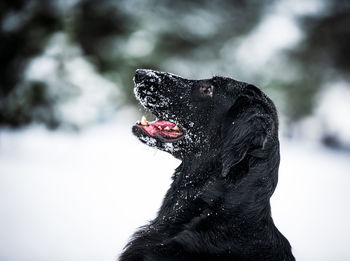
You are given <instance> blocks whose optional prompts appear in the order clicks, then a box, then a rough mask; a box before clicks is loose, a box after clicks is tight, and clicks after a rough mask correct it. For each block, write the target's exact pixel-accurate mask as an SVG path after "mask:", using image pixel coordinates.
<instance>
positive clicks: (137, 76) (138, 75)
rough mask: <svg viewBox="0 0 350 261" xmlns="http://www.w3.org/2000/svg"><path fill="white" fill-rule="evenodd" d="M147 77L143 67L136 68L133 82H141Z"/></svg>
mask: <svg viewBox="0 0 350 261" xmlns="http://www.w3.org/2000/svg"><path fill="white" fill-rule="evenodd" d="M146 78H147V71H146V70H143V69H137V70H136V72H135V78H134V79H135V82H136V83H140V82H143V81H144V80H145V79H146Z"/></svg>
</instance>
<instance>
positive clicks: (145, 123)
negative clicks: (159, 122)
mask: <svg viewBox="0 0 350 261" xmlns="http://www.w3.org/2000/svg"><path fill="white" fill-rule="evenodd" d="M141 124H142V125H148V124H147V120H146V117H145V116H142V118H141Z"/></svg>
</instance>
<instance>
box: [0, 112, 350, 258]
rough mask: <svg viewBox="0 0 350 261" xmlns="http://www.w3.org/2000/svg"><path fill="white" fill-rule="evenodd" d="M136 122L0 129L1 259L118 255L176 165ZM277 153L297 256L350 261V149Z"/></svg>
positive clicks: (131, 116)
mask: <svg viewBox="0 0 350 261" xmlns="http://www.w3.org/2000/svg"><path fill="white" fill-rule="evenodd" d="M137 118H138V116H137V115H136V114H135V113H134V112H133V111H131V110H130V111H124V112H122V113H121V114H119V117H117V119H116V120H115V121H113V122H111V123H108V124H104V125H99V126H96V127H91V128H89V129H88V130H85V131H83V132H80V133H67V132H62V131H57V132H50V131H47V130H45V129H44V128H42V127H38V126H32V127H30V128H28V129H26V130H22V131H16V132H14V131H8V130H2V131H0V231H1V233H0V242H1V244H0V260H2V261H12V260H13V261H29V260H33V261H41V260H43V261H46V260H52V261H56V260H57V261H70V260H72V261H73V260H74V261H76V260H82V261H90V260H91V261H95V260H96V261H100V260H114V259H115V258H116V257H117V256H118V254H119V253H120V251H121V250H122V248H123V246H124V245H125V243H126V242H127V240H128V238H129V236H130V235H131V234H132V233H133V231H135V229H136V228H137V227H138V226H141V225H143V224H144V223H145V222H147V220H150V219H151V218H152V217H154V215H155V213H156V211H157V209H158V207H159V205H160V203H161V201H162V198H163V196H164V194H165V192H166V190H167V188H168V187H169V184H170V176H171V174H172V172H173V170H174V168H176V166H177V165H178V164H179V161H178V160H175V159H174V158H172V157H171V156H170V155H169V154H166V153H163V152H160V151H156V150H154V149H151V148H148V147H146V146H145V145H143V144H141V143H140V142H138V141H137V140H136V138H134V137H133V136H132V134H131V132H130V126H131V124H132V123H133V122H134V121H135V120H136V119H137ZM281 155H282V161H281V168H280V181H279V185H278V187H277V190H276V192H275V194H274V196H273V198H272V211H273V217H274V220H275V223H276V224H277V226H278V228H279V229H280V230H281V231H282V233H284V234H285V236H286V237H287V238H288V239H289V240H290V242H291V244H292V246H293V248H294V254H295V256H296V258H297V260H301V261H302V260H332V261H333V260H336V261H340V260H350V249H349V247H348V244H349V242H350V191H349V188H350V171H349V170H350V155H349V154H344V153H340V152H336V151H330V150H326V149H324V148H323V147H320V146H318V145H315V144H308V143H305V142H296V141H293V142H291V141H288V140H282V141H281ZM150 166H153V167H152V169H151V168H150Z"/></svg>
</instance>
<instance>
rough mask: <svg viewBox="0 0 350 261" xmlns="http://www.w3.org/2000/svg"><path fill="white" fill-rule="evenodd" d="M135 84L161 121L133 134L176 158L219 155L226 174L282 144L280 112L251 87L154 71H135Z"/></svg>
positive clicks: (144, 123)
mask: <svg viewBox="0 0 350 261" xmlns="http://www.w3.org/2000/svg"><path fill="white" fill-rule="evenodd" d="M134 83H135V89H134V91H135V95H136V98H137V99H138V100H139V101H140V103H141V104H142V105H143V106H144V107H145V108H146V109H148V110H149V111H150V112H152V113H153V114H154V115H155V116H156V117H157V119H156V120H155V121H153V122H147V121H146V120H145V119H143V120H142V121H139V122H137V123H136V125H134V126H133V133H134V134H135V135H136V136H137V137H138V138H139V139H140V140H141V141H143V142H145V143H147V144H148V145H149V146H152V147H156V148H158V149H160V150H164V151H167V152H170V153H171V154H173V155H174V156H175V157H177V158H180V159H184V158H187V157H192V156H195V157H198V158H200V157H201V155H203V154H206V155H212V156H213V157H214V156H220V157H221V159H222V164H223V171H222V172H223V175H226V174H227V173H228V172H229V170H230V168H231V167H232V166H234V165H235V164H237V163H239V162H240V161H242V160H243V159H244V158H245V157H246V156H247V155H250V156H254V157H264V153H265V152H266V149H267V148H268V147H269V144H271V143H272V142H274V143H276V142H278V138H277V125H278V121H277V114H276V109H275V107H274V105H273V103H272V101H271V100H270V99H269V98H268V97H267V96H266V95H265V94H264V93H263V92H262V91H261V90H260V89H259V88H257V87H255V86H253V85H250V84H247V83H243V82H239V81H236V80H234V79H231V78H226V77H213V78H211V79H205V80H187V79H184V78H182V77H179V76H176V75H174V74H170V73H165V72H157V71H153V70H137V71H136V74H135V77H134Z"/></svg>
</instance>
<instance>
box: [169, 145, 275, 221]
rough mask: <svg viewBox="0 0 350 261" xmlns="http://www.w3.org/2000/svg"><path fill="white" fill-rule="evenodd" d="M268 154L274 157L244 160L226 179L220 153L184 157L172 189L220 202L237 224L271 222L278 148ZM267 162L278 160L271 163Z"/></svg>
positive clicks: (177, 170)
mask: <svg viewBox="0 0 350 261" xmlns="http://www.w3.org/2000/svg"><path fill="white" fill-rule="evenodd" d="M270 154H274V155H273V157H272V156H268V157H266V159H256V158H253V157H247V158H246V159H244V160H243V161H242V162H241V163H239V164H238V165H237V166H235V167H234V168H232V169H231V171H230V173H229V175H228V176H226V177H223V176H221V168H222V166H221V165H222V164H221V160H220V154H219V153H215V154H214V153H212V152H211V154H210V155H211V156H209V154H208V155H203V157H200V156H196V155H194V156H192V157H186V158H184V159H183V161H182V164H181V165H180V166H179V167H178V168H177V169H176V172H175V175H174V183H173V186H174V187H176V188H179V189H181V188H185V187H188V186H191V187H193V188H194V189H197V190H198V191H197V193H198V195H200V196H199V197H201V196H203V198H204V200H208V199H209V200H210V201H211V202H218V201H220V200H222V202H221V203H220V204H221V206H222V207H223V208H225V209H226V211H227V212H228V213H231V214H234V215H235V217H236V219H237V222H241V221H242V220H243V221H244V222H246V221H248V219H251V221H252V222H253V223H254V222H257V221H260V220H270V219H271V208H270V197H271V196H272V194H273V192H274V188H275V187H276V185H277V175H278V167H279V149H278V147H276V148H274V149H272V150H271V151H270ZM213 155H214V156H213ZM203 159H205V160H203ZM269 159H277V160H276V161H274V162H272V161H271V160H269ZM238 173H240V176H237V174H238ZM242 173H243V174H242ZM189 182H190V184H189ZM224 199H225V200H224ZM240 218H241V221H240ZM243 221H242V222H243ZM271 221H272V219H271Z"/></svg>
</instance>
